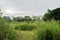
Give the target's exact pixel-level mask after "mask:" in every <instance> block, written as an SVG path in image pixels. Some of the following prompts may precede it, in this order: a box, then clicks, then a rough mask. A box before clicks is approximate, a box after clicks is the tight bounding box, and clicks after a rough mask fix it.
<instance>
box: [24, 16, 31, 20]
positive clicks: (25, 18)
mask: <svg viewBox="0 0 60 40" xmlns="http://www.w3.org/2000/svg"><path fill="white" fill-rule="evenodd" d="M24 20H25V21H31V20H32V18H31V17H30V16H24Z"/></svg>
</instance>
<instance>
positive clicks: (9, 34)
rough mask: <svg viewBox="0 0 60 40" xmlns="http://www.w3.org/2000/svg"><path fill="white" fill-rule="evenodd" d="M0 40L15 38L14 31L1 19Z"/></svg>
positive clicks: (13, 39)
mask: <svg viewBox="0 0 60 40" xmlns="http://www.w3.org/2000/svg"><path fill="white" fill-rule="evenodd" d="M0 40H16V33H15V31H14V30H12V28H10V27H9V24H8V23H7V22H5V21H4V20H3V19H0Z"/></svg>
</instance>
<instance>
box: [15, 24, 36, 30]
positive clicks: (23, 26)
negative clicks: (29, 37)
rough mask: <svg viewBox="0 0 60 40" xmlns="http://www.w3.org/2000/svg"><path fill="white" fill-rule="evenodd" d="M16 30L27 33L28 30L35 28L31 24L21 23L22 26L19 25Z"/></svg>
mask: <svg viewBox="0 0 60 40" xmlns="http://www.w3.org/2000/svg"><path fill="white" fill-rule="evenodd" d="M15 29H18V30H24V31H27V30H29V31H30V30H33V29H35V26H34V25H31V24H30V23H29V24H28V23H21V24H20V25H17V26H16V27H15Z"/></svg>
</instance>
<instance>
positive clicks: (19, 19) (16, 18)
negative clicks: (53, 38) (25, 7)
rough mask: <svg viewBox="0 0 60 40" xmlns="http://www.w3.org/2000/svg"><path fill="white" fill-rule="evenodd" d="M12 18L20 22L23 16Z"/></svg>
mask: <svg viewBox="0 0 60 40" xmlns="http://www.w3.org/2000/svg"><path fill="white" fill-rule="evenodd" d="M13 20H14V21H17V22H22V21H23V20H24V19H23V17H21V16H18V17H13Z"/></svg>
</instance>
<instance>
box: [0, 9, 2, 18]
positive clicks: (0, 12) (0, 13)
mask: <svg viewBox="0 0 60 40" xmlns="http://www.w3.org/2000/svg"><path fill="white" fill-rule="evenodd" d="M1 16H2V11H1V9H0V18H1Z"/></svg>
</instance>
